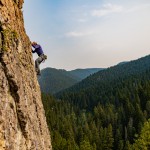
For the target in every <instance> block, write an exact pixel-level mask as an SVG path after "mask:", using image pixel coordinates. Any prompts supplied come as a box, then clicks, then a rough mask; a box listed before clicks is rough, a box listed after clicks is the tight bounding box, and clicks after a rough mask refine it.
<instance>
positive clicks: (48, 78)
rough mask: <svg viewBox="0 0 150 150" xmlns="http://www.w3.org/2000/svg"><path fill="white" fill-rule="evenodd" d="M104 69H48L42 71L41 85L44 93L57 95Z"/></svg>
mask: <svg viewBox="0 0 150 150" xmlns="http://www.w3.org/2000/svg"><path fill="white" fill-rule="evenodd" d="M100 70H102V69H100V68H91V69H76V70H72V71H66V70H64V69H55V68H46V69H43V70H42V71H41V76H40V77H39V84H40V87H41V91H42V92H43V93H51V94H54V93H57V92H59V91H61V90H64V89H66V88H68V87H71V86H72V85H74V84H75V83H77V82H79V81H81V80H82V79H84V78H86V77H87V76H89V75H91V74H93V73H95V72H98V71H100Z"/></svg>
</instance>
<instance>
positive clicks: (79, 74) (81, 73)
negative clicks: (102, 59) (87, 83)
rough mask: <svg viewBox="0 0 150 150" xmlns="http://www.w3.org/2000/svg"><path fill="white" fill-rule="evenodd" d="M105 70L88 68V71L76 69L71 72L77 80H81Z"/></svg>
mask: <svg viewBox="0 0 150 150" xmlns="http://www.w3.org/2000/svg"><path fill="white" fill-rule="evenodd" d="M103 69H104V68H87V69H75V70H72V71H69V73H71V74H72V75H73V76H76V77H77V78H80V80H82V79H85V78H86V77H88V76H89V75H91V74H94V73H96V72H98V71H100V70H103Z"/></svg>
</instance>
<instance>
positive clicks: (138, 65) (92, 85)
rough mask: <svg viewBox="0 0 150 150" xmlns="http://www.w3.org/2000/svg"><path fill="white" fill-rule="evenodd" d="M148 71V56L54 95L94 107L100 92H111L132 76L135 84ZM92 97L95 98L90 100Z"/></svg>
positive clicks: (105, 71)
mask: <svg viewBox="0 0 150 150" xmlns="http://www.w3.org/2000/svg"><path fill="white" fill-rule="evenodd" d="M149 70H150V55H148V56H146V57H142V58H140V59H137V60H134V61H130V62H128V63H125V64H123V65H116V66H113V67H110V68H108V69H105V70H102V71H99V72H97V73H95V74H93V75H91V76H89V77H87V78H86V79H84V80H82V81H81V82H79V83H77V84H76V85H74V86H72V87H71V88H69V89H66V90H64V91H61V92H60V93H58V94H56V95H57V97H58V98H60V99H65V100H67V99H68V98H69V101H70V102H73V103H76V104H77V105H84V104H82V103H86V104H87V106H91V103H93V104H92V105H93V106H94V105H96V104H97V103H98V102H99V101H100V100H101V97H102V95H104V93H102V91H106V90H110V91H111V90H112V91H113V89H115V87H116V86H118V85H117V84H120V83H121V82H123V81H124V80H126V79H128V78H132V77H134V76H135V83H136V78H138V77H139V76H141V75H143V74H145V73H146V71H147V72H148V73H149ZM148 77H149V76H146V78H148ZM137 80H138V79H137ZM120 85H121V84H120ZM80 93H82V94H80ZM89 93H90V94H89ZM75 95H76V96H75ZM89 95H95V96H89ZM66 96H67V97H68V98H67V97H66ZM74 97H77V98H76V101H74ZM92 97H96V98H94V99H92ZM85 98H86V99H85ZM104 99H105V98H103V101H104Z"/></svg>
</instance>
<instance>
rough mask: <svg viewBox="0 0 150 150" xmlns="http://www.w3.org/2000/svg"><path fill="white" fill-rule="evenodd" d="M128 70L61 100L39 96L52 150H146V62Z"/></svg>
mask: <svg viewBox="0 0 150 150" xmlns="http://www.w3.org/2000/svg"><path fill="white" fill-rule="evenodd" d="M136 63H137V64H136ZM128 64H129V63H127V64H124V65H125V66H124V65H121V67H122V69H123V70H122V69H121V68H120V66H119V68H118V66H117V68H112V69H108V70H105V71H101V73H100V72H99V73H98V74H95V75H93V76H91V77H89V78H88V79H86V80H83V81H82V82H81V83H80V84H78V85H76V86H74V87H72V88H71V89H69V90H67V91H65V92H64V93H60V95H59V97H58V98H59V100H55V98H53V97H52V96H49V95H43V104H44V108H45V111H46V118H47V122H48V126H49V128H50V131H51V137H52V145H53V149H54V150H57V149H60V150H61V149H66V150H67V149H73V150H74V149H76V150H80V149H83V150H84V149H91V150H130V149H131V150H132V149H133V148H134V149H136V150H138V149H141V150H142V148H143V149H144V147H142V148H140V147H139V146H142V145H141V143H142V144H143V146H146V147H147V149H149V145H148V144H149V142H150V140H149V135H150V133H149V131H150V129H149V122H148V124H146V125H145V127H144V129H142V128H143V124H144V122H145V121H146V120H148V118H150V113H149V105H150V104H149V101H150V92H149V91H150V56H147V57H145V58H142V59H141V60H138V61H137V62H132V63H131V64H129V65H128ZM126 65H127V66H126ZM131 66H132V69H133V70H130V69H131ZM141 129H142V132H141ZM140 132H141V134H140ZM135 134H140V136H139V138H138V139H137V140H136V141H135ZM134 141H135V144H134ZM132 145H133V146H132Z"/></svg>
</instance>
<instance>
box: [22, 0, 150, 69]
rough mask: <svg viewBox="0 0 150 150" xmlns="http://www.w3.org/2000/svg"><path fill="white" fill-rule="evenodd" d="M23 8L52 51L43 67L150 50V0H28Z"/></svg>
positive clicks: (106, 62)
mask: <svg viewBox="0 0 150 150" xmlns="http://www.w3.org/2000/svg"><path fill="white" fill-rule="evenodd" d="M23 13H24V21H25V28H26V32H27V34H28V35H29V37H30V39H31V41H37V42H38V43H40V44H41V46H42V47H43V49H44V51H45V53H46V54H47V55H48V60H47V61H46V62H45V63H44V64H41V67H42V68H45V67H54V68H59V69H60V68H62V69H67V70H71V69H76V68H93V67H94V68H95V67H99V68H100V67H109V66H112V65H115V64H117V63H119V62H121V61H127V60H133V59H137V58H139V57H142V56H145V55H148V54H149V52H150V0H130V1H128V2H127V1H125V0H25V3H24V7H23ZM36 57H37V56H34V59H35V58H36Z"/></svg>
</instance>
